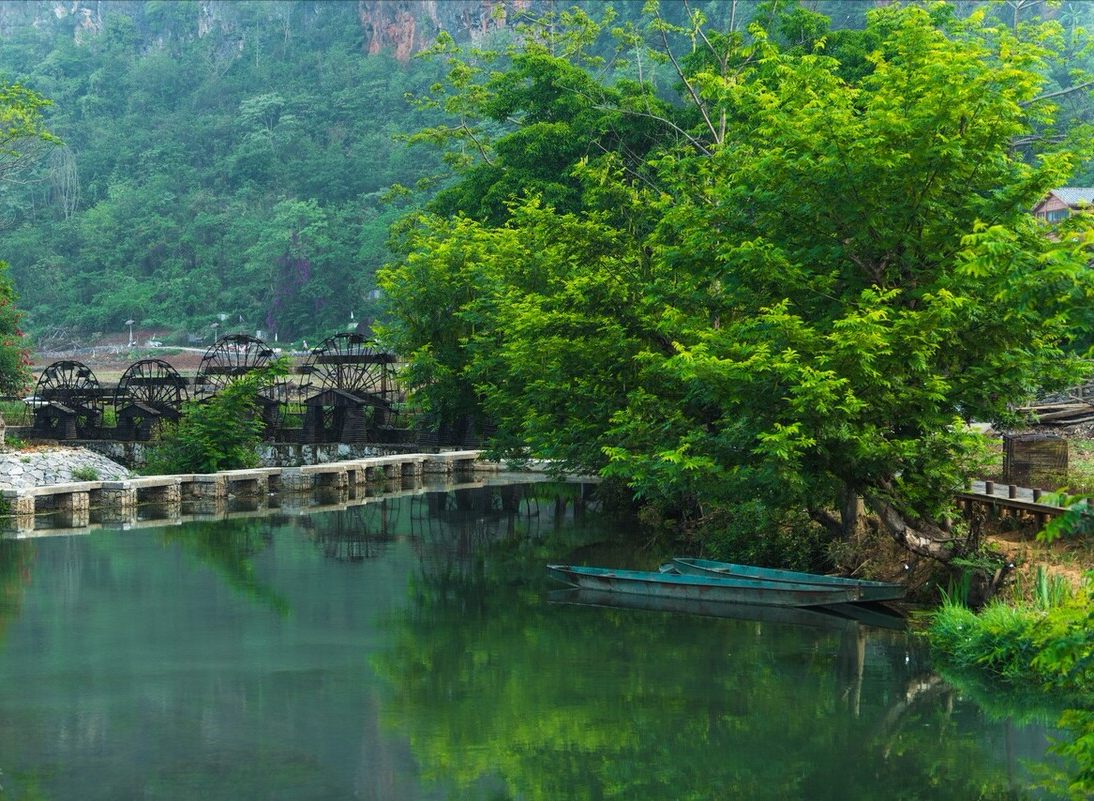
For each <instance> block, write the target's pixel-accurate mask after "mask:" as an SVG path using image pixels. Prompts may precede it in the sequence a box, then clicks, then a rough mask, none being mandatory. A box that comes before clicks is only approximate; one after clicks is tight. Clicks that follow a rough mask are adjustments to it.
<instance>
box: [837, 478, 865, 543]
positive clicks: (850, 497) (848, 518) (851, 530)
mask: <svg viewBox="0 0 1094 801" xmlns="http://www.w3.org/2000/svg"><path fill="white" fill-rule="evenodd" d="M839 501H840V510H839V511H840V534H841V536H842V537H843V541H844V542H851V541H853V540H857V539H860V538H861V537H862V533H863V527H864V517H865V515H864V514H863V512H864V511H865V510H864V509H863V506H862V496H861V495H859V493H858V488H857V487H856V486H855V485H854V484H852V483H850V482H845V483H844V485H843V489H842V490H841V491H840V499H839Z"/></svg>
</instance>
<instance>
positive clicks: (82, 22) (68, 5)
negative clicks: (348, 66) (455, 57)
mask: <svg viewBox="0 0 1094 801" xmlns="http://www.w3.org/2000/svg"><path fill="white" fill-rule="evenodd" d="M547 4H548V0H357V2H356V3H350V2H344V1H343V0H311V1H310V2H289V1H282V2H258V0H247V1H246V2H240V0H197V2H193V0H160V2H139V1H138V0H109V2H108V0H0V37H8V36H11V35H12V34H13V33H14V32H17V31H18V30H19V29H20V28H26V27H27V26H29V27H31V28H34V29H37V30H41V31H47V32H49V33H52V34H60V35H68V36H72V37H73V39H74V40H75V41H77V42H84V41H87V39H88V37H89V36H94V35H95V34H97V33H99V32H101V31H102V30H103V29H104V27H105V26H106V24H107V21H108V20H109V19H110V18H111V17H112V16H115V15H122V16H125V17H128V18H129V19H130V20H132V22H133V23H134V27H135V28H136V30H137V32H138V33H139V34H140V35H141V36H142V37H143V39H144V42H145V45H146V46H147V47H155V46H157V45H162V44H163V43H165V42H169V41H171V40H178V39H181V40H189V39H192V38H195V37H197V38H201V37H205V36H209V35H222V36H227V37H230V38H233V39H238V40H239V41H240V42H241V43H246V41H247V39H248V32H249V31H250V30H251V29H253V28H255V27H257V26H260V25H268V24H269V23H275V24H277V25H278V26H288V27H292V26H296V25H309V24H311V23H312V22H313V21H315V20H317V19H319V18H320V17H323V16H326V15H331V14H356V17H357V20H358V21H359V22H360V25H361V29H362V37H361V41H362V47H363V48H364V49H365V50H366V51H367V52H368V53H370V54H376V53H379V52H381V51H385V50H387V51H390V52H392V53H393V54H394V55H395V56H396V57H397V58H399V59H400V60H406V59H408V58H410V57H411V56H413V55H414V54H415V53H418V52H420V51H422V50H423V49H425V48H427V47H429V46H430V45H431V44H432V43H433V41H434V40H435V39H436V37H437V34H438V33H439V32H440V31H447V32H448V33H450V34H451V35H452V36H453V37H454V38H455V39H456V40H457V41H478V40H481V39H482V38H483V37H485V36H486V35H487V34H489V33H490V32H492V31H495V30H498V29H502V28H505V27H506V26H507V25H510V24H512V21H513V20H514V19H516V18H517V17H519V15H520V14H521V13H522V12H524V11H527V10H530V9H534V7H535V6H546V5H547Z"/></svg>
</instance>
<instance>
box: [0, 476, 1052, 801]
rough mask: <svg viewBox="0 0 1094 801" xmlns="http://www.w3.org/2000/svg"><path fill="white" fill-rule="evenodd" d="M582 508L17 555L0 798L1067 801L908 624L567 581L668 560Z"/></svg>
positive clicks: (296, 517) (208, 527) (169, 529)
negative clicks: (654, 603) (652, 602)
mask: <svg viewBox="0 0 1094 801" xmlns="http://www.w3.org/2000/svg"><path fill="white" fill-rule="evenodd" d="M594 492H595V488H594V487H592V486H591V485H581V484H551V483H538V484H510V485H502V486H486V487H467V488H463V489H453V490H450V491H446V492H429V493H422V494H418V495H410V496H405V497H398V498H388V499H382V498H381V499H371V500H370V501H369V502H368V503H362V504H360V505H349V506H348V507H347V508H346V509H344V510H340V511H315V512H309V511H308V510H307V509H293V510H284V509H282V510H274V511H271V512H270V513H269V514H268V515H265V516H258V517H242V518H234V519H226V520H210V521H200V520H189V521H183V522H176V523H174V524H171V525H163V526H160V527H153V528H141V529H133V530H109V529H101V530H94V531H92V532H91V533H83V534H76V535H71V536H49V537H36V538H30V539H11V538H9V539H2V540H0V788H2V789H0V799H3V801H12V799H28V800H29V799H64V800H65V801H68V800H69V799H81V801H96V800H97V799H102V800H103V801H107V800H109V801H117V799H205V800H207V799H232V800H233V801H249V799H256V800H257V799H294V800H295V801H300V800H302V799H323V800H324V801H328V800H330V799H384V800H385V801H401V800H403V799H406V800H407V801H411V800H417V799H490V800H491V801H501V800H502V799H544V801H546V800H547V799H552V800H554V801H560V800H563V799H590V800H592V799H728V798H739V799H840V801H849V799H932V800H933V801H942V800H944V799H955V800H956V799H961V801H966V800H967V799H973V798H1000V799H1001V798H1007V799H1019V798H1047V797H1052V796H1051V794H1050V793H1049V792H1048V791H1047V790H1045V789H1044V785H1045V783H1046V782H1049V781H1051V774H1053V773H1054V772H1058V770H1059V765H1058V764H1057V762H1056V761H1055V759H1054V758H1052V757H1049V756H1046V749H1047V747H1048V743H1049V738H1050V737H1051V736H1052V735H1053V734H1054V732H1053V731H1052V729H1051V726H1050V724H1051V723H1052V721H1051V720H1038V719H1036V716H1033V719H1028V718H1029V716H1026V718H1027V719H1025V720H1024V722H1023V723H1021V724H1020V723H1018V722H1016V721H1015V719H1014V718H1013V716H1008V715H1006V714H1005V713H1000V712H999V711H998V710H992V711H991V713H990V714H989V712H987V711H986V710H984V709H982V708H981V707H979V706H978V705H977V704H976V703H975V702H974V701H973V700H971V699H969V698H966V697H965V696H963V694H962V693H961V692H959V691H958V690H956V689H955V688H953V687H952V686H951V685H950V684H948V683H947V682H946V681H945V680H943V679H942V678H941V677H939V676H938V675H936V674H935V673H934V672H933V671H932V669H931V665H930V660H929V656H928V653H927V651H926V648H925V645H924V643H923V641H922V639H921V638H920V637H917V636H916V635H914V634H911V633H909V632H908V631H907V630H906V629H903V628H901V627H899V626H888V627H875V626H872V625H866V624H863V623H859V622H855V621H853V620H848V619H844V618H836V617H834V616H830V615H828V616H826V615H823V614H821V615H820V616H819V618H818V617H817V616H815V615H814V616H809V615H806V616H804V619H802V620H798V621H791V622H784V621H780V620H772V619H767V618H766V617H764V616H757V615H743V616H742V619H732V618H724V617H705V616H699V615H686V614H678V613H670V612H662V611H651V610H645V609H626V608H613V607H609V606H596V605H586V604H584V603H575V602H574V601H580V600H582V599H579V598H573V597H571V596H569V595H567V594H566V593H565V592H562V593H559V592H558V590H560V589H561V585H559V584H557V583H556V582H554V581H553V580H552V579H551V578H550V577H549V576H548V575H547V571H546V569H545V567H544V566H545V565H546V564H547V563H549V562H554V561H558V562H575V563H588V564H616V565H619V566H631V567H642V566H646V565H643V564H641V562H642V560H643V559H647V560H648V559H650V558H652V557H649V556H644V555H642V554H641V553H639V554H638V555H637V556H636V555H635V554H634V546H633V545H632V544H631V542H630V541H629V540H628V538H627V531H626V530H624V527H622V526H620V525H618V524H615V523H613V522H612V521H611V520H610V519H609V518H608V517H607V516H605V515H604V514H602V513H601V512H600V511H599V510H598V506H597V503H596V501H595V495H594ZM623 562H628V564H622V563H623ZM825 618H830V619H825ZM1046 777H1048V778H1046Z"/></svg>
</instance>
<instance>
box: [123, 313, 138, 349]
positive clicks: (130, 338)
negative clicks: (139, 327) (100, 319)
mask: <svg viewBox="0 0 1094 801" xmlns="http://www.w3.org/2000/svg"><path fill="white" fill-rule="evenodd" d="M134 322H135V320H126V321H125V324H126V325H127V326H129V347H133V346H134V345H136V344H137V343H136V342H134V341H133V323H134Z"/></svg>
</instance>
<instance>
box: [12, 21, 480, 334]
mask: <svg viewBox="0 0 1094 801" xmlns="http://www.w3.org/2000/svg"><path fill="white" fill-rule="evenodd" d="M376 5H380V4H376ZM421 5H422V8H420V9H417V10H419V11H422V12H428V11H429V10H430V9H429V8H427V7H426V6H427V5H428V6H437V5H442V6H444V7H445V8H444V10H447V11H450V12H457V11H466V10H467V9H468V7H471V6H475V5H481V4H474V3H452V4H421ZM457 7H461V8H457ZM368 10H369V9H366V8H364V4H357V3H341V2H320V3H264V2H253V3H251V2H233V3H226V2H201V3H196V2H130V3H124V2H120V3H65V4H61V3H10V2H9V3H4V4H2V6H0V33H2V37H3V39H2V47H0V72H2V73H3V77H4V78H5V79H6V80H7V81H8V82H19V83H22V84H24V85H26V86H28V87H31V88H33V89H34V90H35V91H37V92H39V93H40V94H43V95H45V96H46V97H48V98H49V99H50V100H52V102H53V106H52V108H51V109H50V110H49V112H48V121H49V126H50V130H51V131H52V132H54V133H55V134H56V135H58V136H59V137H61V138H62V139H63V141H64V146H63V147H59V148H57V149H55V150H54V151H53V152H51V153H49V154H48V157H47V158H44V159H43V160H42V161H41V163H40V164H39V165H38V169H36V170H34V171H31V172H27V173H24V174H23V175H21V176H20V179H21V180H20V181H19V183H13V184H8V185H5V186H4V187H3V189H2V190H0V219H2V221H3V228H4V230H3V232H2V238H0V249H2V251H3V257H4V258H6V259H7V260H8V261H9V263H10V264H11V270H12V273H11V274H12V278H13V279H14V282H15V284H16V287H17V291H18V292H19V294H20V296H21V304H22V305H23V306H24V307H25V308H26V309H27V311H28V312H29V314H28V319H27V323H28V328H29V329H30V330H31V331H32V332H34V333H36V334H38V335H39V336H44V337H47V338H48V337H49V336H58V335H62V330H63V331H64V332H66V334H68V333H71V334H74V335H78V336H84V337H86V336H87V335H90V334H93V333H94V332H111V331H122V330H124V329H125V326H124V323H125V321H126V320H128V319H133V320H135V321H136V322H137V325H139V326H140V327H143V328H162V330H163V332H164V336H165V337H166V336H170V335H174V336H175V337H176V338H178V337H179V336H183V335H184V334H185V333H192V334H197V335H199V336H200V335H204V336H207V335H208V334H209V328H210V324H211V323H213V322H216V321H217V319H218V317H217V315H218V314H219V315H221V316H224V315H227V326H235V327H239V328H240V329H242V330H245V331H249V332H251V333H254V332H255V331H261V332H262V333H263V335H264V336H267V337H269V338H270V339H271V340H272V339H274V337H275V336H277V337H279V338H280V339H282V340H285V339H295V338H300V337H305V336H312V335H318V334H321V333H324V332H330V331H332V330H337V329H344V328H345V326H346V324H347V323H348V321H349V320H350V318H351V314H352V315H354V317H355V318H356V319H361V318H363V317H368V316H370V315H372V314H373V306H374V304H375V300H374V299H372V296H371V295H370V293H372V290H373V289H374V288H375V284H374V281H373V274H374V271H375V269H376V268H377V266H379V265H380V264H381V263H382V261H383V259H384V258H385V252H384V240H385V237H386V229H387V226H388V225H389V224H390V222H391V221H392V220H393V219H394V218H395V217H396V216H397V215H398V214H399V213H400V207H399V206H398V205H392V204H388V203H385V202H384V201H383V196H384V194H385V193H386V192H387V191H388V190H389V189H390V188H391V186H392V185H393V184H396V183H403V184H409V185H413V184H414V183H415V181H417V180H418V179H419V178H421V177H422V176H425V175H428V174H431V173H432V172H434V171H435V169H436V166H437V160H436V159H435V158H434V156H433V155H432V154H431V153H429V152H426V151H422V150H421V149H418V150H415V149H408V148H407V146H406V145H405V144H403V143H402V142H400V141H397V140H396V136H397V135H398V134H402V133H407V132H411V131H413V130H414V129H415V128H417V127H419V126H421V125H422V124H424V123H425V122H426V121H427V119H426V118H425V117H423V116H422V115H420V114H419V113H418V112H416V111H415V110H414V109H413V108H412V107H411V106H409V105H408V104H407V102H406V101H405V99H404V95H405V94H406V93H407V92H414V91H419V90H420V89H421V88H422V87H423V86H426V85H428V84H429V82H431V81H432V80H434V79H435V77H436V72H435V70H436V67H435V66H434V65H430V64H427V63H425V62H422V61H412V60H409V59H408V58H407V56H408V55H409V53H408V52H407V45H406V44H405V42H406V38H407V36H409V35H410V33H414V32H410V33H408V32H407V31H405V30H403V31H398V30H396V31H394V32H392V31H387V33H386V34H385V31H384V30H381V27H382V26H381V25H380V21H378V20H376V19H370V18H368V17H367V14H366V11H368ZM455 16H456V17H457V18H458V16H459V15H458V14H456V15H455ZM423 17H427V15H426V14H423ZM455 21H456V22H460V20H459V19H456V20H455ZM437 22H439V21H435V23H437ZM464 22H465V23H466V20H464ZM480 22H481V21H480ZM418 23H419V26H418V27H419V30H418V31H417V32H416V34H415V35H416V36H417V37H418V38H419V39H421V37H422V36H424V35H425V34H428V35H430V36H432V35H435V33H436V29H437V28H436V24H434V25H433V26H432V27H431V28H429V29H428V30H426V31H425V32H424V33H423V31H422V30H421V28H422V27H423V26H422V24H421V20H418ZM461 33H462V34H463V35H464V37H465V38H466V37H467V36H469V35H470V32H468V31H462V32H461ZM384 35H387V36H388V38H387V39H386V40H385V38H384ZM428 43H429V40H426V41H425V42H424V43H423V42H421V41H417V42H415V41H413V37H411V45H413V46H414V48H415V49H420V47H421V46H423V44H428ZM372 294H374V293H372Z"/></svg>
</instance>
